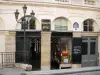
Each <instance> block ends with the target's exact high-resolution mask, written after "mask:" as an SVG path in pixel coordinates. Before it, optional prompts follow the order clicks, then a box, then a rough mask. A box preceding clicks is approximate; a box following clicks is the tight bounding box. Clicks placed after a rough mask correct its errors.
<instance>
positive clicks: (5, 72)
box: [0, 67, 25, 75]
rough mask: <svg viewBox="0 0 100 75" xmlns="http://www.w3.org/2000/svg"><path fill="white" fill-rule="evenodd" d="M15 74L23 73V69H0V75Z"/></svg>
mask: <svg viewBox="0 0 100 75" xmlns="http://www.w3.org/2000/svg"><path fill="white" fill-rule="evenodd" d="M15 72H16V73H21V72H25V71H24V70H23V69H21V68H15V67H12V68H0V74H3V75H10V73H15ZM11 75H12V74H11ZM19 75H20V74H19Z"/></svg>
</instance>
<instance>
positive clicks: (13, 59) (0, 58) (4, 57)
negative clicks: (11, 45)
mask: <svg viewBox="0 0 100 75" xmlns="http://www.w3.org/2000/svg"><path fill="white" fill-rule="evenodd" d="M27 55H28V53H26V52H0V65H1V66H2V67H14V66H15V63H24V61H25V60H26V61H27V63H28V59H27Z"/></svg>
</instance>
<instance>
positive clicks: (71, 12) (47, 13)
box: [0, 2, 100, 59]
mask: <svg viewBox="0 0 100 75" xmlns="http://www.w3.org/2000/svg"><path fill="white" fill-rule="evenodd" d="M24 4H26V5H27V13H26V14H27V15H29V14H30V13H31V11H32V10H34V12H35V17H36V19H37V26H36V29H37V30H41V28H42V27H41V19H51V30H54V25H53V21H54V20H55V19H56V18H58V17H65V18H66V19H68V21H69V25H68V30H69V31H83V21H84V20H86V19H93V20H94V25H95V26H94V31H95V32H97V31H100V12H99V11H100V9H98V8H94V7H93V8H90V7H81V6H71V5H70V6H68V5H62V4H49V3H48V4H42V3H36V4H34V3H33V4H32V3H31V2H28V3H25V2H23V3H22V2H21V3H15V4H14V2H13V3H8V4H7V3H3V4H2V3H0V30H16V29H17V27H18V26H17V25H18V24H17V23H16V20H15V15H14V12H15V10H16V9H18V10H19V12H20V14H19V19H20V18H21V17H23V9H22V7H23V5H24ZM74 22H77V23H78V24H79V28H78V29H77V30H75V29H74V28H73V23H74ZM20 28H21V27H18V29H20ZM0 32H1V31H0ZM6 47H7V46H6ZM2 51H4V52H5V35H4V34H0V52H2ZM98 51H99V54H100V48H98ZM99 56H100V55H99ZM99 59H100V57H99Z"/></svg>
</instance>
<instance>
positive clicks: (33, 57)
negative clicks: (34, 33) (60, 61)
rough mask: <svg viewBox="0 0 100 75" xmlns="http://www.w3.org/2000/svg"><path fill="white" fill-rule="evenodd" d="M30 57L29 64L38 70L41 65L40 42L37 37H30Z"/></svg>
mask: <svg viewBox="0 0 100 75" xmlns="http://www.w3.org/2000/svg"><path fill="white" fill-rule="evenodd" d="M29 54H30V59H29V64H31V65H32V69H33V70H40V66H41V43H40V39H39V38H31V39H30V53H29Z"/></svg>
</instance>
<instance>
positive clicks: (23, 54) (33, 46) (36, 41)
mask: <svg viewBox="0 0 100 75" xmlns="http://www.w3.org/2000/svg"><path fill="white" fill-rule="evenodd" d="M40 36H41V35H40V32H26V36H25V39H26V40H25V43H26V44H25V50H24V37H23V32H17V33H16V63H25V64H31V65H32V68H33V70H39V69H40V66H41V37H40Z"/></svg>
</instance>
